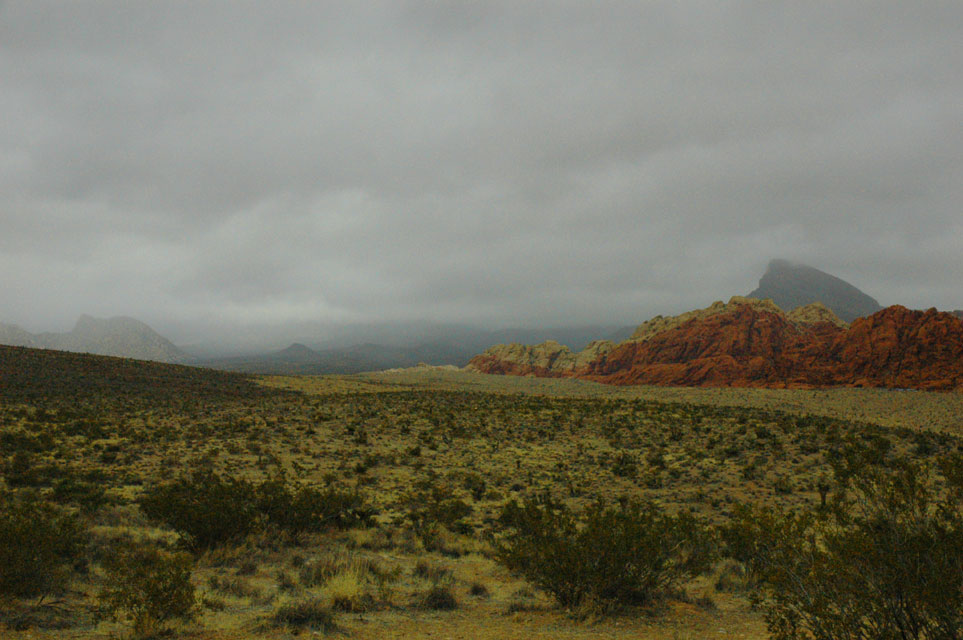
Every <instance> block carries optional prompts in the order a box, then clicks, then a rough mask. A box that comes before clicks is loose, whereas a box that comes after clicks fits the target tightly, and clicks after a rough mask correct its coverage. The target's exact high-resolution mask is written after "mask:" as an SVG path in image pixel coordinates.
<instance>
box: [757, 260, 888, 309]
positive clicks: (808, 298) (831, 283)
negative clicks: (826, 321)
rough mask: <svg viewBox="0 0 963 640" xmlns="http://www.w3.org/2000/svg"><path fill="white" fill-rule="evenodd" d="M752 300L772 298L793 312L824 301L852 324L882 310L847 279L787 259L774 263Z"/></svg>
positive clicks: (760, 281) (781, 306)
mask: <svg viewBox="0 0 963 640" xmlns="http://www.w3.org/2000/svg"><path fill="white" fill-rule="evenodd" d="M747 297H749V298H758V299H760V300H765V299H767V298H769V299H771V300H772V301H773V302H775V303H776V305H778V306H779V308H780V309H783V310H784V311H792V310H793V309H795V308H796V307H802V306H805V305H807V304H811V303H813V302H822V303H823V304H824V305H826V306H827V307H829V308H830V309H832V311H833V313H835V314H836V315H837V316H839V317H840V318H842V319H843V320H845V321H846V322H852V321H853V320H855V319H856V318H861V317H863V316H868V315H872V314H874V313H876V312H877V311H879V310H880V309H882V308H883V307H882V306H880V304H879V302H877V301H876V300H875V299H873V298H871V297H870V296H868V295H866V294H865V293H863V292H862V291H860V290H859V289H857V288H856V287H854V286H853V285H851V284H849V283H848V282H846V281H845V280H842V279H840V278H837V277H836V276H833V275H830V274H828V273H826V272H824V271H820V270H819V269H815V268H813V267H809V266H806V265H802V264H794V263H792V262H789V261H788V260H773V261H772V262H770V263H769V268H768V269H766V273H765V274H764V275H763V276H762V279H761V280H759V287H758V288H756V290H755V291H753V292H751V293H749V294H748V296H747Z"/></svg>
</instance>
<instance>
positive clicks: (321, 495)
mask: <svg viewBox="0 0 963 640" xmlns="http://www.w3.org/2000/svg"><path fill="white" fill-rule="evenodd" d="M139 504H140V506H141V509H142V510H143V511H144V513H145V514H146V515H147V516H148V517H149V518H152V519H154V520H158V521H160V522H163V523H165V524H167V525H168V526H169V527H171V528H172V529H174V530H175V531H177V532H178V533H180V534H181V536H182V537H183V539H184V541H185V543H186V544H187V546H188V547H190V548H191V549H194V550H202V549H211V548H213V547H216V546H218V545H221V544H224V543H226V542H230V541H232V540H236V539H238V538H241V537H243V536H245V535H247V534H249V533H251V532H253V531H255V530H257V529H258V528H259V527H260V526H261V525H263V524H265V523H270V524H273V525H275V526H276V527H278V528H279V529H282V530H284V531H287V532H289V533H291V534H298V533H304V532H316V531H322V530H324V529H327V528H339V529H347V528H350V527H355V526H363V525H366V524H368V523H369V522H370V521H371V518H372V515H373V511H372V510H371V509H369V508H367V507H366V506H365V502H364V498H363V496H361V495H360V494H359V493H357V492H349V491H341V490H339V489H337V488H333V487H331V488H327V489H317V488H314V487H292V486H291V485H289V484H288V483H287V482H286V481H285V480H284V478H283V477H281V478H276V479H273V480H269V481H267V482H264V483H262V484H260V485H255V484H253V483H251V482H249V481H247V480H241V479H237V478H230V477H222V476H220V475H218V474H216V473H214V472H212V471H198V472H195V473H193V474H191V475H188V476H184V477H181V478H178V479H177V480H175V481H173V482H170V483H167V484H162V485H157V486H154V487H151V488H149V489H148V490H147V491H146V492H145V494H144V495H143V496H142V497H141V498H140V500H139Z"/></svg>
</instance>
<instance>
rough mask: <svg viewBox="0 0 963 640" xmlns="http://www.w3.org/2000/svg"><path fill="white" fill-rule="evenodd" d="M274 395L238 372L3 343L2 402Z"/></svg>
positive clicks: (149, 402) (0, 361) (75, 402)
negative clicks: (13, 345) (12, 345)
mask: <svg viewBox="0 0 963 640" xmlns="http://www.w3.org/2000/svg"><path fill="white" fill-rule="evenodd" d="M270 395H273V394H272V392H270V390H268V389H266V388H265V387H263V386H261V385H258V384H255V383H254V382H253V381H252V380H251V378H250V377H249V376H246V375H242V374H237V373H226V372H222V371H212V370H210V369H201V368H198V367H188V366H184V365H175V364H166V363H157V362H144V361H140V360H131V359H128V358H116V357H111V356H96V355H89V354H83V353H70V352H66V351H53V350H48V349H31V348H26V347H10V346H5V345H0V400H2V402H0V404H3V403H8V404H12V403H14V402H17V401H22V400H26V399H34V400H36V399H46V400H49V399H58V400H62V401H65V402H69V403H70V404H71V405H74V406H76V405H78V404H81V403H86V402H96V401H99V400H100V399H102V398H104V397H108V396H109V397H111V398H114V399H115V400H116V399H118V398H137V399H139V400H142V401H143V403H145V404H147V405H152V404H155V403H160V404H165V405H167V404H171V403H180V402H183V401H199V400H204V401H209V402H217V401H226V400H236V399H238V398H259V397H266V396H270Z"/></svg>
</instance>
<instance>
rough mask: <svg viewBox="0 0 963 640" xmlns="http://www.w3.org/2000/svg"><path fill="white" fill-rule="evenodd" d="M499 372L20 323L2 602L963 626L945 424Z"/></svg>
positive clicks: (433, 627)
mask: <svg viewBox="0 0 963 640" xmlns="http://www.w3.org/2000/svg"><path fill="white" fill-rule="evenodd" d="M489 378H491V377H490V376H480V375H478V374H472V376H471V377H468V378H463V377H462V375H461V374H456V375H447V374H446V375H440V374H437V373H433V372H423V373H422V374H417V373H404V372H402V373H397V374H379V375H367V376H360V377H330V378H329V377H322V378H271V379H254V378H251V377H247V376H242V375H237V374H228V373H220V372H212V371H205V370H199V369H191V368H187V367H176V366H169V365H155V364H149V363H139V362H135V361H130V360H121V359H114V358H100V357H93V356H82V355H76V354H64V353H59V352H46V351H35V350H29V349H16V348H6V347H0V473H2V478H3V481H2V483H0V494H2V495H0V501H2V510H0V554H2V555H3V557H2V558H0V629H5V631H3V633H4V634H5V635H11V636H12V637H17V634H18V633H21V631H19V630H31V631H32V632H35V633H39V634H41V635H47V636H49V637H84V638H86V637H89V638H106V637H116V636H117V635H118V634H134V635H136V636H141V637H147V636H151V635H157V634H163V633H165V630H172V629H173V630H174V631H173V632H172V633H174V634H175V635H177V636H178V637H197V638H207V637H211V638H242V637H258V636H260V637H288V636H289V635H290V634H291V633H295V632H300V631H312V632H317V633H327V634H335V635H337V634H344V635H346V636H350V637H359V638H364V637H371V638H378V637H402V636H409V637H418V636H419V634H425V635H426V634H428V633H432V634H434V635H436V636H443V637H464V638H475V637H492V638H496V637H499V638H500V637H546V638H548V637H563V638H590V637H619V636H624V637H640V636H641V637H652V638H666V639H668V638H714V637H745V638H766V637H775V638H782V639H790V638H806V637H816V638H854V639H855V638H903V637H911V638H954V637H959V633H960V627H959V625H960V615H961V604H960V598H959V597H958V596H959V594H960V593H961V585H960V584H959V579H960V576H961V575H963V564H961V562H963V556H961V554H960V551H959V549H963V538H961V535H963V526H961V522H960V496H961V495H963V471H961V469H963V464H961V462H960V457H959V456H960V452H961V442H960V440H958V439H957V437H956V436H955V435H954V434H953V429H952V428H951V424H950V423H949V422H945V423H942V424H936V425H935V427H937V428H933V429H920V428H918V426H917V425H916V424H914V426H913V428H903V427H899V426H898V425H894V424H893V423H892V416H890V419H889V420H888V421H884V420H880V421H879V422H887V424H886V425H880V424H874V423H872V421H868V420H851V419H843V418H842V417H840V416H842V415H851V413H847V411H849V410H846V411H843V410H840V409H839V407H840V406H845V405H842V404H839V403H838V396H833V394H834V393H835V392H800V393H807V394H809V396H802V395H798V396H792V397H790V396H781V398H782V399H781V400H780V402H783V404H784V405H785V404H786V403H787V402H789V399H790V398H794V399H792V400H791V401H792V402H794V403H797V404H798V406H795V407H787V406H783V407H782V410H775V409H773V408H772V407H769V406H755V407H753V406H727V405H726V404H725V403H723V402H721V401H720V397H721V396H719V394H720V393H722V391H721V390H706V391H705V392H704V393H703V392H702V390H663V393H662V395H659V392H658V391H657V390H651V389H649V390H641V389H639V390H634V391H632V390H630V391H624V390H619V392H618V393H611V392H610V391H609V390H608V388H604V387H600V388H597V387H598V385H581V386H577V387H575V386H573V387H571V388H569V387H564V388H562V387H557V388H556V387H553V386H551V385H542V384H539V383H531V382H530V381H526V380H524V379H514V382H513V383H512V384H515V385H516V386H515V387H514V388H512V387H511V386H507V385H506V383H504V382H503V381H488V379H489ZM485 385H492V387H495V386H498V388H486V386H485ZM499 385H500V386H499ZM526 385H531V386H526ZM700 393H701V394H702V395H700ZM726 393H728V394H730V395H729V396H726V397H727V398H729V399H730V400H733V399H735V400H734V401H731V402H729V405H735V404H740V402H738V394H739V393H740V392H739V391H733V390H726ZM855 393H858V391H856V392H855ZM888 393H890V394H898V393H899V392H888ZM633 394H634V395H633ZM830 396H833V398H834V399H832V401H829V400H827V398H828V397H830ZM760 397H761V396H752V397H750V396H747V398H748V400H745V399H744V401H743V402H741V404H753V403H756V404H759V405H762V402H761V401H760V400H759V398H760ZM773 397H774V396H773ZM807 397H808V398H809V399H810V400H809V402H810V404H809V405H807V404H805V402H804V401H805V399H806V398H807ZM901 397H906V396H899V397H895V399H892V398H888V397H887V396H885V392H884V395H880V396H879V398H880V399H879V400H878V402H880V403H881V404H880V405H879V406H886V403H892V402H897V403H898V402H902V400H900V398H901ZM770 398H771V397H770ZM668 400H671V401H668ZM941 400H944V401H946V402H949V403H953V402H956V401H957V398H955V397H953V396H945V395H940V394H918V395H914V397H913V400H912V401H913V402H916V403H929V404H928V405H927V406H932V407H937V406H938V405H939V403H940V401H941ZM834 402H835V403H836V404H833V403H834ZM852 406H855V405H852ZM872 406H873V405H872V403H867V407H869V408H870V409H871V408H872ZM918 406H922V404H919V405H918ZM933 411H934V414H938V415H946V413H945V412H943V413H940V411H939V410H938V409H933ZM870 413H871V411H870ZM923 550H926V553H923V552H922V551H923ZM865 567H869V568H871V570H869V571H866V570H863V568H865ZM800 585H801V586H800ZM894 585H898V586H894ZM934 594H937V595H938V596H939V597H938V598H937V597H936V596H934ZM830 605H832V606H830ZM953 634H957V635H953Z"/></svg>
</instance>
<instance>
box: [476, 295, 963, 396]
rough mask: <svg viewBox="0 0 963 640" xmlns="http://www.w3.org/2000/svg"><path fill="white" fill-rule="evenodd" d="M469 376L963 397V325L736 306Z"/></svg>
mask: <svg viewBox="0 0 963 640" xmlns="http://www.w3.org/2000/svg"><path fill="white" fill-rule="evenodd" d="M468 368H469V369H470V370H474V371H479V372H483V373H498V374H509V375H534V376H542V377H577V378H583V379H588V380H595V381H598V382H605V383H608V384H620V385H624V384H651V385H683V386H716V387H721V386H740V387H802V388H808V387H832V386H862V387H887V388H912V389H934V390H952V389H963V323H961V322H960V320H959V319H958V318H956V317H955V316H953V315H952V314H949V313H941V312H938V311H936V310H935V309H931V310H929V311H911V310H909V309H906V308H904V307H900V306H893V307H889V308H887V309H884V310H882V311H879V312H878V313H875V314H873V315H872V316H869V317H867V318H859V319H857V320H856V321H855V322H853V324H852V325H849V326H847V325H845V323H842V322H841V321H839V320H838V319H836V318H834V316H833V315H832V314H831V313H830V312H829V311H828V310H827V309H826V308H825V307H822V306H821V305H811V306H809V307H804V308H802V309H798V310H795V311H794V312H793V313H786V312H784V311H782V310H781V309H780V308H779V307H777V306H776V305H775V304H773V303H772V301H769V300H766V301H762V300H753V299H750V298H740V297H734V298H732V299H731V300H730V301H729V303H728V304H723V303H722V302H716V303H714V304H713V305H711V306H710V307H708V308H706V309H701V310H697V311H692V312H689V313H686V314H682V315H681V316H676V317H674V318H663V317H657V318H654V319H652V320H650V321H648V322H646V323H644V324H643V325H641V326H640V327H639V328H638V329H636V332H635V333H634V334H633V336H632V338H630V339H629V340H627V341H625V342H622V343H620V344H618V345H614V344H612V343H596V344H594V345H593V346H592V347H591V348H590V349H587V350H585V351H582V352H580V353H577V354H576V353H572V352H571V351H569V350H567V349H565V348H563V347H561V346H560V345H557V344H553V343H543V344H541V345H535V346H524V345H498V346H496V347H492V348H491V349H489V350H487V351H485V352H484V353H482V354H480V355H478V356H476V357H475V358H473V359H472V360H471V362H470V363H469V365H468Z"/></svg>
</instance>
